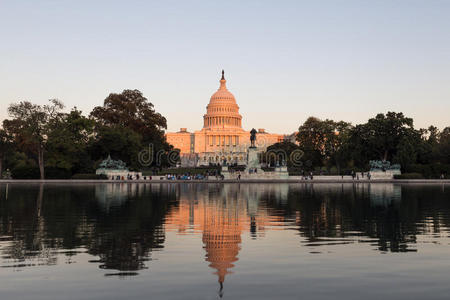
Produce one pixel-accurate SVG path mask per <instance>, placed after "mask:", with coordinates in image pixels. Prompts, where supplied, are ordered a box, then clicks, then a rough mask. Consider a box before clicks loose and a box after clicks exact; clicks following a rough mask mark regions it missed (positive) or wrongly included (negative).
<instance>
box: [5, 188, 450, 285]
mask: <svg viewBox="0 0 450 300" xmlns="http://www.w3.org/2000/svg"><path fill="white" fill-rule="evenodd" d="M105 186H106V187H107V188H105ZM7 194H8V199H6V195H7ZM449 198H450V189H449V188H445V187H444V186H443V185H442V187H441V186H433V185H425V186H424V185H419V186H416V185H403V186H397V185H382V184H371V185H367V184H355V185H353V184H343V185H342V184H315V185H312V184H305V185H298V184H296V185H276V184H275V185H270V184H267V185H245V184H242V185H227V184H225V185H222V184H217V185H206V184H205V185H203V184H198V185H197V184H185V185H166V184H161V185H158V184H156V185H138V184H108V185H84V186H77V185H68V186H55V185H27V186H24V185H16V184H10V185H9V186H8V193H6V185H0V255H2V263H3V264H4V266H10V267H11V266H13V267H21V266H27V265H36V264H55V263H56V259H57V257H58V256H59V255H60V254H62V253H63V254H65V255H67V257H69V258H70V257H71V256H73V255H75V254H77V253H79V252H80V251H87V252H88V253H90V254H92V255H97V256H98V257H99V260H98V261H99V262H100V263H101V267H102V268H106V269H115V270H119V271H124V272H126V271H135V270H139V269H142V268H144V267H145V265H146V264H145V261H146V260H148V259H150V256H151V252H152V250H153V249H158V248H161V247H163V243H164V239H165V233H164V230H166V229H167V228H164V227H163V223H165V224H167V226H171V224H174V223H177V222H178V223H177V226H178V227H177V228H178V230H179V232H180V233H182V232H183V231H186V230H188V229H189V228H190V227H189V226H193V225H195V224H202V225H201V230H202V237H203V245H204V249H205V251H206V258H205V259H206V260H207V261H208V262H209V264H210V266H211V267H212V268H214V269H215V272H216V274H217V276H218V279H219V282H223V281H224V280H225V275H226V274H227V273H229V272H230V270H231V268H232V266H233V264H235V262H236V261H237V259H238V253H239V249H240V247H241V245H240V244H241V233H242V232H245V231H248V232H250V236H251V237H253V238H257V237H263V236H264V230H265V226H267V225H270V226H271V230H274V229H276V228H277V226H278V225H280V224H281V225H286V222H292V223H294V224H296V226H297V228H298V230H299V232H300V233H301V235H302V236H304V237H306V245H307V246H313V247H315V246H320V245H329V244H331V243H353V242H356V241H357V242H368V243H371V244H374V245H375V246H376V249H378V250H379V251H393V252H397V251H414V250H415V249H414V243H415V242H416V239H417V235H419V234H424V233H433V234H446V233H445V232H442V229H441V227H443V228H445V230H447V229H448V228H449V227H450V214H449V213H448V212H449V211H450V202H449V201H448V199H449ZM202 205H203V206H202ZM172 207H173V209H171V208H172ZM169 210H170V211H171V214H169V217H172V218H175V217H177V218H179V219H180V220H178V221H177V220H174V219H170V220H166V219H165V218H166V215H167V214H168V211H169ZM176 210H179V211H180V212H179V213H178V212H177V214H178V215H177V214H174V213H173V212H174V211H176ZM200 212H201V213H200ZM183 214H185V215H183ZM277 222H278V223H279V224H278V225H277V224H276V223H277ZM278 228H280V229H282V228H284V227H281V226H280V227H278ZM84 249H86V250H84Z"/></svg>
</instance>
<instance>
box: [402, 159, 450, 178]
mask: <svg viewBox="0 0 450 300" xmlns="http://www.w3.org/2000/svg"><path fill="white" fill-rule="evenodd" d="M403 171H404V172H405V173H419V174H422V175H423V177H424V178H429V179H433V178H435V179H437V178H440V177H441V174H444V175H445V176H446V177H447V176H448V175H449V174H450V165H447V164H439V163H434V164H426V165H421V164H413V165H408V166H407V167H405V168H404V170H403Z"/></svg>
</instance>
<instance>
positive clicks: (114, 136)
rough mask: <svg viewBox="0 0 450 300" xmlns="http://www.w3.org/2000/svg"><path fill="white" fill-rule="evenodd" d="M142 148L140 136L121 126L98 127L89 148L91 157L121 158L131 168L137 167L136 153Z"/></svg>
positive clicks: (95, 158)
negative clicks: (109, 156) (94, 138)
mask: <svg viewBox="0 0 450 300" xmlns="http://www.w3.org/2000/svg"><path fill="white" fill-rule="evenodd" d="M142 148H143V145H142V136H141V135H140V134H138V133H136V132H134V131H133V130H131V129H129V128H126V127H122V126H114V127H106V126H103V127H100V128H99V129H98V132H97V137H96V140H95V142H94V144H93V146H92V148H91V153H92V158H93V159H94V160H101V159H103V158H105V157H106V156H108V155H111V157H112V158H114V159H121V160H123V161H124V162H125V163H126V164H127V165H128V166H129V167H130V168H131V169H139V161H138V153H139V151H141V150H142Z"/></svg>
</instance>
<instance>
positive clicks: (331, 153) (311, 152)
mask: <svg viewBox="0 0 450 300" xmlns="http://www.w3.org/2000/svg"><path fill="white" fill-rule="evenodd" d="M351 128H352V126H351V124H350V123H348V122H344V121H339V122H335V121H333V120H329V119H326V120H323V121H322V120H320V119H318V118H315V117H309V118H308V119H307V120H306V121H305V123H303V125H302V126H300V128H299V132H298V134H297V141H298V142H299V144H300V149H301V150H303V151H304V152H305V159H307V160H308V159H309V160H311V161H312V162H313V164H314V165H316V166H317V165H320V166H322V165H323V164H326V165H327V166H328V167H331V165H333V164H334V165H336V166H337V168H338V171H339V172H340V168H341V165H342V164H343V163H344V159H345V152H344V146H345V144H346V143H347V141H348V139H349V135H350V130H351Z"/></svg>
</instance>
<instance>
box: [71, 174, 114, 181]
mask: <svg viewBox="0 0 450 300" xmlns="http://www.w3.org/2000/svg"><path fill="white" fill-rule="evenodd" d="M72 179H99V180H101V179H108V176H106V175H105V174H82V173H80V174H75V175H73V176H72Z"/></svg>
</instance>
